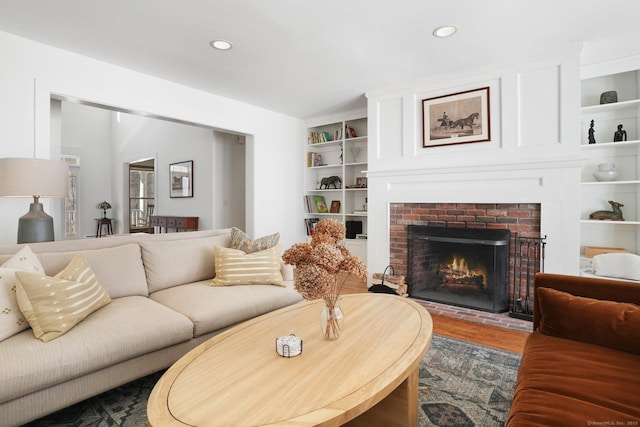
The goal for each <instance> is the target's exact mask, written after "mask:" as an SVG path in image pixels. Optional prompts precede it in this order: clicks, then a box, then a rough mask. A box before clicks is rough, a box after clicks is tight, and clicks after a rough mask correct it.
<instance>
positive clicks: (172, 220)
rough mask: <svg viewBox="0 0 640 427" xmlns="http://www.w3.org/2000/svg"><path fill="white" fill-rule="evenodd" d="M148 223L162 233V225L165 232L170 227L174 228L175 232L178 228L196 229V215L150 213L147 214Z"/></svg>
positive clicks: (184, 229)
mask: <svg viewBox="0 0 640 427" xmlns="http://www.w3.org/2000/svg"><path fill="white" fill-rule="evenodd" d="M149 225H150V226H151V227H158V228H159V229H160V233H162V227H164V232H165V233H168V232H169V229H171V228H175V230H176V232H178V231H180V229H182V230H183V231H197V230H198V217H197V216H165V215H151V216H149Z"/></svg>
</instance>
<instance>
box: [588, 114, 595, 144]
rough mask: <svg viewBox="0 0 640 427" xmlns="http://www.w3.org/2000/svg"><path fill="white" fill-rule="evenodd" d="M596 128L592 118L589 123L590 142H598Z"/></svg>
mask: <svg viewBox="0 0 640 427" xmlns="http://www.w3.org/2000/svg"><path fill="white" fill-rule="evenodd" d="M595 132H596V131H595V130H594V129H593V120H591V125H589V144H595V143H596V137H595Z"/></svg>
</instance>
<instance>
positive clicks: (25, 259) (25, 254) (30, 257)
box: [2, 246, 44, 274]
mask: <svg viewBox="0 0 640 427" xmlns="http://www.w3.org/2000/svg"><path fill="white" fill-rule="evenodd" d="M2 266H3V267H6V268H13V269H16V270H20V271H28V272H31V273H38V274H44V268H43V267H42V264H41V263H40V260H39V259H38V257H37V256H36V254H34V253H33V251H32V250H31V248H30V247H29V246H25V247H23V248H22V249H20V250H19V251H18V252H17V253H16V254H15V255H14V256H12V257H11V259H9V260H8V261H7V262H5V263H4V264H2Z"/></svg>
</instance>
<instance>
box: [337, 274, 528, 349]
mask: <svg viewBox="0 0 640 427" xmlns="http://www.w3.org/2000/svg"><path fill="white" fill-rule="evenodd" d="M361 292H367V286H366V284H365V283H364V282H359V281H354V280H351V279H347V281H346V282H345V284H344V287H343V288H342V293H343V294H349V293H361ZM417 302H418V303H419V302H420V301H417ZM430 314H431V318H432V319H433V333H434V334H438V335H444V336H447V337H450V338H456V339H459V340H463V341H469V342H474V343H476V344H481V345H486V346H488V347H493V348H497V349H500V350H505V351H510V352H512V353H519V354H522V350H523V348H524V342H525V340H526V339H527V336H528V335H529V334H528V333H527V332H520V331H514V330H510V329H505V328H499V327H496V326H491V325H484V324H481V323H476V322H467V321H465V320H461V319H454V318H451V317H446V316H441V315H436V314H433V313H430Z"/></svg>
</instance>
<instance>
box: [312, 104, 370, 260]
mask: <svg viewBox="0 0 640 427" xmlns="http://www.w3.org/2000/svg"><path fill="white" fill-rule="evenodd" d="M347 127H349V128H351V129H353V131H354V132H355V135H358V136H354V137H351V138H344V136H346V135H348V134H351V135H353V134H354V133H349V132H348V131H347V130H345V129H346V128H347ZM367 131H368V123H367V117H366V112H364V111H359V112H353V113H347V114H345V115H343V120H340V119H339V117H338V116H335V117H334V119H333V120H332V121H324V120H322V121H317V122H315V123H312V124H311V126H308V128H307V133H308V135H311V136H312V135H316V134H320V133H325V134H327V135H329V137H331V138H333V137H335V136H337V135H340V134H341V135H342V136H343V138H339V139H334V140H331V141H327V142H320V143H316V144H309V143H308V141H307V144H305V156H307V157H309V154H308V153H315V154H318V155H320V156H322V158H321V161H320V162H321V163H327V164H326V165H323V166H307V167H305V169H304V175H305V181H304V189H305V190H304V196H314V195H315V196H323V197H324V199H325V204H326V205H327V207H328V208H329V207H330V206H331V204H332V202H334V201H339V202H340V211H339V213H324V214H316V213H309V212H305V214H304V217H305V218H307V219H308V218H314V217H316V218H327V217H330V218H333V219H336V220H338V221H340V222H343V223H346V222H347V221H361V222H362V232H361V233H362V234H366V233H367V215H366V213H365V214H362V213H354V212H355V211H360V210H364V209H363V207H364V206H366V203H367V191H368V190H367V188H366V187H354V188H347V186H351V185H356V183H359V182H361V181H360V179H361V178H366V169H367V166H368V163H367V160H368V137H367V136H366V135H367ZM312 157H313V156H312ZM305 165H306V163H305ZM332 175H336V176H339V177H340V179H341V180H342V184H341V188H338V189H334V188H328V189H326V188H323V189H318V188H317V186H318V185H319V182H320V181H321V180H322V179H323V178H327V177H329V176H332ZM365 182H366V181H365ZM364 243H366V240H365V241H364ZM364 243H362V242H361V241H358V244H359V245H363V244H364ZM365 254H366V253H365Z"/></svg>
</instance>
